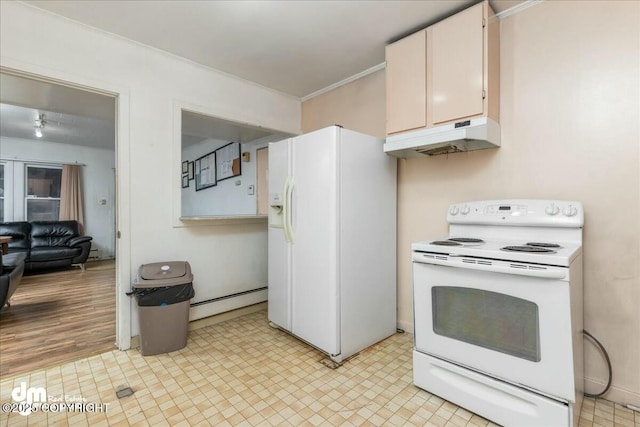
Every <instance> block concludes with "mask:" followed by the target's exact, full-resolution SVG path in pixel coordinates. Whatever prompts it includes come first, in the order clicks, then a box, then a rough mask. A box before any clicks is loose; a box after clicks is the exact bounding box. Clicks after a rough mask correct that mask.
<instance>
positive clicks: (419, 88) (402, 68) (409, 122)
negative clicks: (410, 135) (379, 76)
mask: <svg viewBox="0 0 640 427" xmlns="http://www.w3.org/2000/svg"><path fill="white" fill-rule="evenodd" d="M426 52H427V47H426V30H422V31H419V32H417V33H415V34H412V35H410V36H408V37H405V38H404V39H402V40H399V41H397V42H395V43H393V44H390V45H387V47H386V51H385V57H386V60H387V67H386V79H387V81H386V91H387V135H389V134H392V133H395V132H402V131H405V130H409V129H415V128H421V127H424V126H426V124H427V123H426V120H427V119H426V117H427V114H426V111H427V99H426V93H427V77H426V75H427V70H426V55H427V53H426Z"/></svg>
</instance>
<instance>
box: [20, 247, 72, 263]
mask: <svg viewBox="0 0 640 427" xmlns="http://www.w3.org/2000/svg"><path fill="white" fill-rule="evenodd" d="M80 252H82V250H81V249H80V248H69V247H60V246H54V247H39V248H33V249H31V255H30V256H29V261H30V262H38V261H53V260H59V259H68V258H73V257H75V256H77V255H80Z"/></svg>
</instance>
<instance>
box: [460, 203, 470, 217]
mask: <svg viewBox="0 0 640 427" xmlns="http://www.w3.org/2000/svg"><path fill="white" fill-rule="evenodd" d="M469 212H471V209H469V206H467V205H464V206H463V207H462V209H460V213H461V214H462V215H466V214H468V213H469Z"/></svg>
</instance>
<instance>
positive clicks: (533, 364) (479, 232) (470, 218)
mask: <svg viewBox="0 0 640 427" xmlns="http://www.w3.org/2000/svg"><path fill="white" fill-rule="evenodd" d="M447 221H448V223H449V236H446V237H444V238H439V239H434V240H429V241H426V242H420V243H414V244H413V245H412V251H413V282H414V283H413V287H414V318H415V349H414V356H413V360H414V366H413V368H414V383H415V384H416V385H417V386H418V387H421V388H424V389H425V390H428V391H430V392H432V393H434V394H437V395H439V396H441V397H443V398H445V399H447V400H449V401H451V402H453V403H456V404H458V405H460V406H462V407H465V408H467V409H469V410H471V411H473V412H475V413H477V414H479V415H481V416H483V417H485V418H488V419H490V420H492V421H494V422H498V423H500V424H503V425H518V426H540V425H548V426H552V425H563V426H571V425H577V423H578V419H579V411H580V407H581V404H582V393H583V382H584V381H583V366H582V364H583V362H582V357H583V356H582V326H583V325H582V226H583V223H584V213H583V208H582V205H581V204H580V203H579V202H571V201H551V200H490V201H478V202H467V203H459V204H455V205H452V206H450V208H449V211H448V215H447Z"/></svg>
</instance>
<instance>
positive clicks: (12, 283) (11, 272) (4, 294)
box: [0, 251, 26, 311]
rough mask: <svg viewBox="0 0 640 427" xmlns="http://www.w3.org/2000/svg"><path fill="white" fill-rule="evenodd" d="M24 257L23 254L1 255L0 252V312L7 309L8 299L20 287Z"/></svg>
mask: <svg viewBox="0 0 640 427" xmlns="http://www.w3.org/2000/svg"><path fill="white" fill-rule="evenodd" d="M25 257H26V256H25V254H23V253H16V254H9V255H2V251H0V311H2V310H4V309H5V307H9V298H11V295H13V293H14V292H15V290H16V289H17V288H18V285H20V281H21V280H22V274H23V273H24V260H25Z"/></svg>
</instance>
